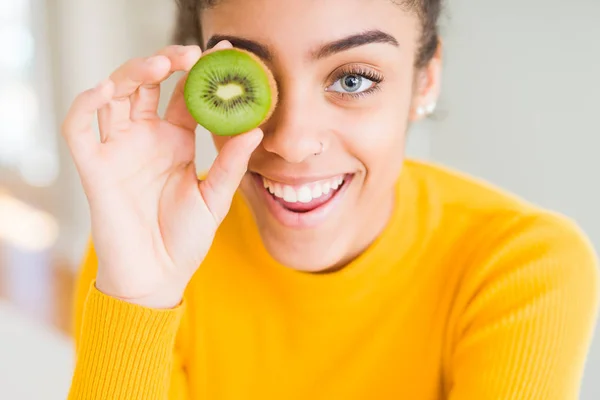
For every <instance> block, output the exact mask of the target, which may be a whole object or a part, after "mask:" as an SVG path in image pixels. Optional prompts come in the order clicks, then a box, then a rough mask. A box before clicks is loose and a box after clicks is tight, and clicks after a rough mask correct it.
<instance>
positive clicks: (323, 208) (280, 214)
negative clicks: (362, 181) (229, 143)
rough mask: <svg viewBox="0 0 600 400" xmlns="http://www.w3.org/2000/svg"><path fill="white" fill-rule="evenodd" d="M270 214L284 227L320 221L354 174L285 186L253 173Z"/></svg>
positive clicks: (334, 203) (312, 223)
mask: <svg viewBox="0 0 600 400" xmlns="http://www.w3.org/2000/svg"><path fill="white" fill-rule="evenodd" d="M252 175H253V176H254V179H255V182H256V184H257V186H259V190H261V191H262V192H263V193H264V195H265V200H266V203H267V206H268V208H269V209H270V210H271V212H272V213H273V214H274V215H275V216H276V217H277V219H279V220H280V221H281V222H283V223H284V224H285V225H294V226H299V225H302V226H305V225H314V224H315V223H317V221H322V220H323V219H324V218H326V216H327V215H328V214H329V213H330V212H331V211H332V210H333V209H334V208H335V205H336V204H337V203H339V201H340V199H341V197H342V195H343V193H344V192H345V191H346V189H347V187H348V185H349V184H350V181H351V180H352V177H353V176H354V174H342V175H338V176H334V177H331V178H327V179H323V180H320V181H315V182H308V183H303V184H299V185H287V184H283V183H281V182H275V181H272V180H269V179H267V178H265V177H263V176H262V175H259V174H256V173H253V174H252Z"/></svg>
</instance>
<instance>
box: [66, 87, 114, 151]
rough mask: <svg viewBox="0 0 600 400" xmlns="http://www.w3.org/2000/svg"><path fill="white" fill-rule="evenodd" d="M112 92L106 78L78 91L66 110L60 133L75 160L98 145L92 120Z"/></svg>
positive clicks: (112, 88)
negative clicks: (87, 88) (93, 86)
mask: <svg viewBox="0 0 600 400" xmlns="http://www.w3.org/2000/svg"><path fill="white" fill-rule="evenodd" d="M113 93H114V84H113V82H112V81H111V80H108V79H107V80H106V81H104V82H101V83H100V84H99V85H98V86H96V87H95V88H94V89H89V90H86V91H85V92H82V93H80V94H79V95H78V96H77V97H76V98H75V100H74V101H73V103H72V104H71V107H70V108H69V110H68V111H67V114H66V116H65V119H64V121H63V123H62V125H61V134H62V136H63V137H64V139H65V141H66V142H67V144H68V146H69V148H70V150H71V153H72V154H73V156H74V158H76V160H75V161H76V162H77V159H78V158H82V157H86V156H87V155H89V154H90V153H91V152H92V151H93V150H94V149H95V148H96V146H97V145H98V142H97V140H96V138H95V134H94V131H93V129H92V121H93V118H94V117H95V116H96V112H97V111H98V109H100V108H101V107H102V106H104V105H105V104H107V103H108V102H109V101H110V99H111V98H112V96H113Z"/></svg>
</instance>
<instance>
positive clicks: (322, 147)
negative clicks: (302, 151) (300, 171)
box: [315, 142, 325, 156]
mask: <svg viewBox="0 0 600 400" xmlns="http://www.w3.org/2000/svg"><path fill="white" fill-rule="evenodd" d="M319 143H320V144H321V149H320V150H319V152H317V153H315V156H318V155H321V154H322V153H323V151H324V150H325V145H324V144H323V142H319Z"/></svg>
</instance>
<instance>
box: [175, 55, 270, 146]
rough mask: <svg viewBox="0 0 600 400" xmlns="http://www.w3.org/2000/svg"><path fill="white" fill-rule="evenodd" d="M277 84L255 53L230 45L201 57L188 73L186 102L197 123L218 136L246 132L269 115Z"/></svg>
mask: <svg viewBox="0 0 600 400" xmlns="http://www.w3.org/2000/svg"><path fill="white" fill-rule="evenodd" d="M277 96H278V93H277V85H276V83H275V79H274V78H273V74H272V73H271V71H270V70H269V68H268V67H267V66H266V65H265V64H264V63H263V62H262V61H261V60H260V58H258V57H257V56H256V55H255V54H253V53H251V52H249V51H246V50H242V49H238V48H229V49H223V50H217V51H214V52H211V53H209V54H206V55H203V56H202V57H200V59H199V60H198V62H197V63H196V64H195V65H194V66H193V67H192V68H191V70H190V72H189V75H188V77H187V80H186V83H185V88H184V98H185V103H186V106H187V108H188V110H189V111H190V114H191V115H192V116H193V117H194V119H195V120H196V122H198V124H199V125H201V126H203V127H204V128H206V129H207V130H208V131H209V132H211V133H213V134H215V135H220V136H231V135H237V134H240V133H244V132H247V131H249V130H252V129H254V128H256V127H257V126H260V125H261V124H262V123H264V122H265V121H266V120H268V119H269V117H270V116H271V114H272V113H273V110H274V109H275V106H276V105H277Z"/></svg>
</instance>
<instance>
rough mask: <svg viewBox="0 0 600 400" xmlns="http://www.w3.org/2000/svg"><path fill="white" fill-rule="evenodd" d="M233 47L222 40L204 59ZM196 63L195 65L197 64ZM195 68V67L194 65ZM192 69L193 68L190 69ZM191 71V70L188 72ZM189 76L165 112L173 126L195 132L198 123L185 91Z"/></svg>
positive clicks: (177, 87)
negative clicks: (187, 102) (187, 104)
mask: <svg viewBox="0 0 600 400" xmlns="http://www.w3.org/2000/svg"><path fill="white" fill-rule="evenodd" d="M231 47H232V45H231V43H230V42H229V41H227V40H222V41H220V42H219V43H217V44H216V45H215V46H214V47H213V48H211V49H210V50H207V51H206V52H204V54H202V57H203V56H205V55H207V54H210V53H211V52H214V51H218V50H223V49H227V48H231ZM196 62H197V60H196ZM196 62H194V64H195V63H196ZM192 66H193V65H192ZM190 68H191V67H190ZM188 71H189V70H188ZM187 77H188V74H187V73H186V74H185V75H184V76H183V77H182V78H181V79H180V80H179V81H178V82H177V85H176V86H175V89H174V90H173V94H172V95H171V99H170V100H169V104H168V105H167V109H166V111H165V120H166V121H168V122H170V123H172V124H173V125H177V126H180V127H182V128H184V129H187V130H192V131H193V130H195V129H196V126H197V125H198V123H197V122H196V120H195V119H194V117H192V115H191V114H190V112H189V110H188V109H187V106H186V103H185V98H184V95H183V94H184V90H185V83H186V81H187Z"/></svg>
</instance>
